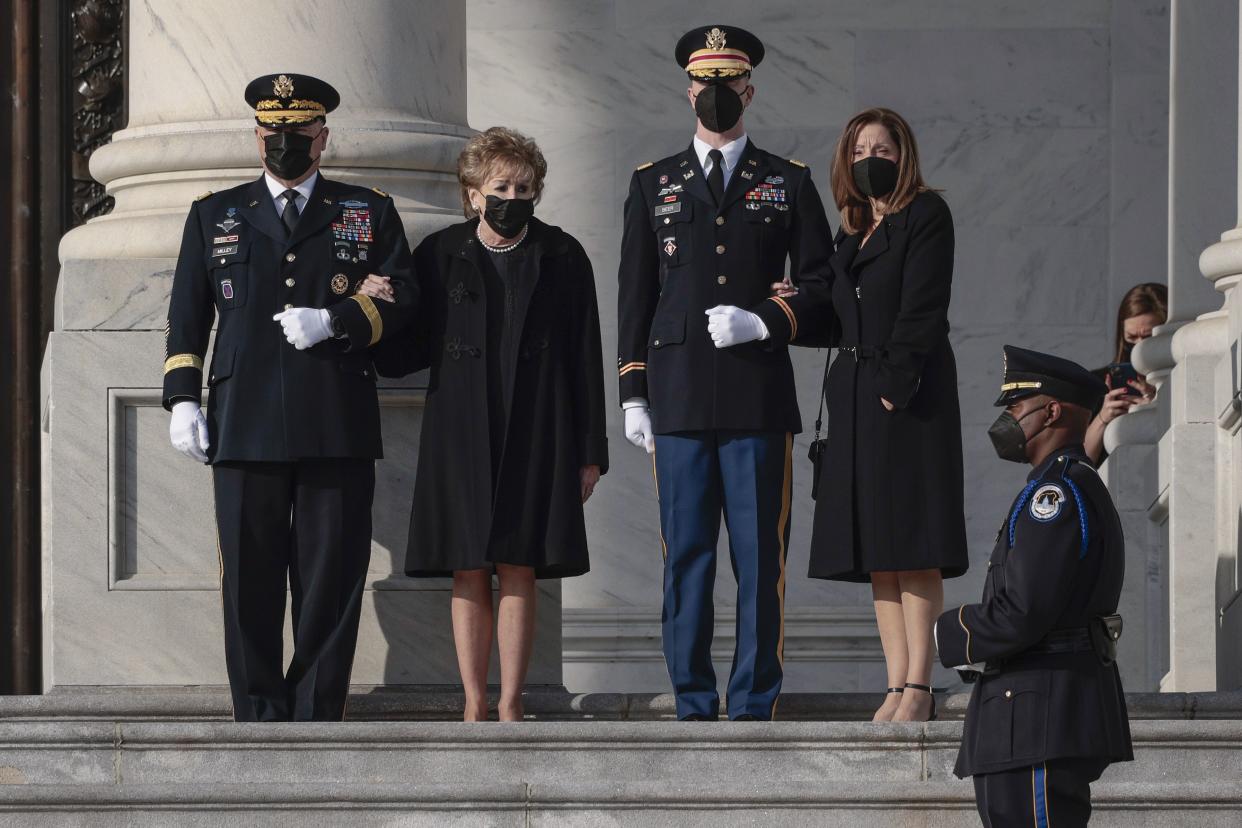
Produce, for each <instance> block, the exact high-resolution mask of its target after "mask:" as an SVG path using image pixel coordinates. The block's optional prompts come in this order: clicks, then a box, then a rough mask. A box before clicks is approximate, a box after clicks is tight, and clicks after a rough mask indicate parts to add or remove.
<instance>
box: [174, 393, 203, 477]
mask: <svg viewBox="0 0 1242 828" xmlns="http://www.w3.org/2000/svg"><path fill="white" fill-rule="evenodd" d="M168 438H169V439H170V440H171V441H172V444H173V448H175V449H176V450H177V451H179V452H181V453H182V454H184V455H185V456H186V457H189V458H190V459H191V460H197V461H198V462H200V463H206V462H207V449H209V448H211V443H210V442H208V440H207V417H206V416H204V414H203V409H202V408H201V407H200V406H199V404H198V403H196V402H193V401H192V400H182V401H181V402H179V403H176V404H175V405H173V407H172V419H171V420H169V422H168Z"/></svg>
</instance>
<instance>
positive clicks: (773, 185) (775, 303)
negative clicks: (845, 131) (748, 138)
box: [617, 142, 832, 434]
mask: <svg viewBox="0 0 1242 828" xmlns="http://www.w3.org/2000/svg"><path fill="white" fill-rule="evenodd" d="M831 254H832V229H831V228H830V227H829V225H828V219H827V217H826V216H825V215H824V206H823V203H822V202H821V201H820V198H819V193H818V192H816V189H815V185H814V183H813V182H812V181H811V173H810V170H808V169H807V168H806V167H805V166H803V165H802V164H801V163H799V162H792V161H787V160H785V159H783V158H778V157H777V156H774V155H772V154H771V153H768V152H765V151H763V150H761V149H759V148H758V147H756V146H755V145H754V143H752V142H747V144H746V148H745V149H744V150H743V152H742V155H741V158H740V159H739V161H738V165H737V167H736V168H735V169H734V170H733V173H732V175H731V177H730V179H729V184H728V186H727V187H726V189H725V194H724V199H723V204H722V205H721V206H720V207H719V208H717V205H716V202H715V199H714V198H713V197H712V194H711V191H710V190H709V189H708V186H707V179H706V177H705V176H704V174H703V170H702V168H701V167H700V165H699V160H698V156H697V155H696V154H695V152H694V149H693V147H690V148H687V149H686V150H685V151H684V152H682V153H680V154H678V155H674V156H670V157H669V158H665V159H663V160H662V161H658V162H656V163H654V164H651V165H644V166H643V167H640V168H639V169H638V170H636V171H635V172H634V175H633V177H632V178H631V180H630V192H629V196H628V198H627V199H626V202H625V230H624V236H623V239H622V246H621V267H620V271H619V285H618V296H617V306H618V311H619V324H618V333H617V338H618V345H617V350H618V356H617V370H618V374H619V380H620V399H621V400H622V401H625V400H627V399H630V398H632V397H642V398H645V399H647V400H648V401H649V403H650V406H651V417H652V426H653V428H654V430H655V432H656V433H657V434H669V433H673V432H678V431H703V430H715V429H739V430H753V431H778V432H779V431H788V432H794V433H797V432H799V431H801V430H802V422H801V419H800V417H799V414H798V401H797V393H796V388H795V386H794V376H793V367H792V365H791V364H790V361H789V353H788V350H787V348H786V344H787V342H788V341H789V340H792V339H799V334H800V333H802V332H819V333H821V334H822V333H823V332H824V331H826V330H827V329H828V325H827V322H826V321H825V320H826V318H828V317H829V316H830V314H829V313H828V308H827V307H826V306H825V305H823V304H814V305H811V304H808V305H807V310H806V311H805V312H804V313H803V314H802V315H801V317H799V315H798V314H795V312H794V310H793V306H792V305H791V304H790V303H789V302H786V301H785V300H783V299H775V298H769V294H770V293H771V290H770V285H771V283H773V282H778V281H780V280H781V279H782V278H783V276H784V274H785V261H786V257H788V259H789V262H790V274H791V276H792V279H793V281H794V282H795V283H796V284H803V283H805V282H808V281H818V282H819V283H820V284H821V285H824V284H826V282H827V273H828V258H829V256H830V255H831ZM823 292H824V289H821V292H820V293H821V295H822V294H823ZM716 305H736V306H738V307H741V308H746V309H748V310H751V311H754V312H755V313H757V314H759V316H760V317H761V318H763V319H764V321H765V322H766V323H767V324H768V327H769V329H772V328H774V327H775V326H776V325H777V324H778V320H779V324H780V325H781V326H782V328H783V329H784V334H783V336H782V338H781V339H780V340H779V341H777V340H775V338H774V341H771V342H751V343H746V344H743V345H737V346H734V347H732V348H724V349H720V350H717V349H716V347H715V346H714V345H713V343H712V340H711V337H710V336H709V335H708V333H707V317H706V316H705V315H704V311H706V310H707V309H708V308H711V307H714V306H716ZM809 343H810V340H804V339H800V340H799V342H798V344H809Z"/></svg>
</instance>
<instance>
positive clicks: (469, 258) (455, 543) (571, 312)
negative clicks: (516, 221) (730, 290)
mask: <svg viewBox="0 0 1242 828" xmlns="http://www.w3.org/2000/svg"><path fill="white" fill-rule="evenodd" d="M477 226H478V220H477V219H472V220H470V221H467V222H464V223H462V224H457V225H453V226H452V227H448V228H446V229H444V230H441V231H439V232H437V233H434V234H432V235H431V236H428V237H427V238H426V239H425V240H424V241H423V242H422V244H420V245H419V246H418V248H417V249H416V250H415V251H414V269H415V273H416V274H417V277H418V281H419V285H420V291H421V297H422V298H423V299H424V300H425V301H424V302H423V303H422V305H421V306H420V311H419V318H418V319H416V320H415V324H414V325H413V326H411V328H410V329H409V331H408V332H407V335H406V336H405V337H403V338H402V339H401V340H400V341H394V342H393V343H391V344H389V345H386V346H385V347H383V348H381V349H377V356H376V368H377V370H379V371H380V372H381V374H383V375H385V376H401V375H404V374H407V373H411V372H413V371H417V370H421V369H422V368H425V367H430V369H431V375H430V380H429V387H428V393H427V407H426V410H425V412H424V416H423V428H422V435H421V440H420V443H419V455H418V473H417V476H416V479H415V483H414V504H413V509H412V513H411V516H410V535H409V547H408V550H407V553H406V563H405V569H406V573H407V574H408V575H411V576H419V577H432V576H443V575H448V574H450V573H451V572H453V571H454V570H458V569H479V568H490V567H492V566H493V565H495V564H497V563H505V564H516V565H522V566H533V567H534V568H535V570H536V575H537V576H538V577H541V578H559V577H567V576H572V575H581V574H582V573H584V572H586V571H588V570H589V569H590V563H589V559H588V554H587V539H586V526H585V522H584V519H583V513H582V499H581V493H580V482H579V470H580V469H581V468H582V467H583V466H589V465H597V466H599V467H600V470H601V472H606V471H607V470H608V445H607V439H606V436H605V433H606V432H605V429H606V426H605V419H604V377H603V362H602V359H603V357H602V352H601V345H600V331H599V311H598V307H597V304H596V298H595V281H594V276H593V274H592V270H591V263H590V261H589V260H588V259H587V256H586V252H585V251H584V250H583V249H582V245H581V244H579V243H578V241H577V240H576V239H574V238H573V237H572V236H570V235H569V234H568V233H565V232H564V231H562V230H561V229H560V228H558V227H552V226H550V225H547V224H544V223H542V222H540V221H539V220H538V219H532V220H531V222H530V229H529V231H528V233H527V237H526V240H525V241H524V242H523V243H522V245H521V247H519V248H518V249H516V250H514V251H513V252H511V253H508V254H506V255H507V256H510V257H512V258H513V262H512V266H513V268H514V270H515V271H518V272H520V273H521V274H522V278H523V279H525V280H529V281H530V282H533V284H534V289H533V290H531V291H526V292H525V294H524V295H525V296H526V297H528V303H527V304H526V306H525V307H517V308H515V309H513V310H512V311H511V313H512V314H513V315H512V316H511V320H516V321H514V322H513V323H512V324H516V325H519V326H520V328H521V332H520V336H517V337H516V341H517V342H519V343H520V344H519V346H518V352H517V353H516V354H510V355H508V356H509V357H510V358H512V359H513V360H514V362H513V363H512V364H513V366H514V367H513V369H512V376H513V380H512V384H511V387H510V388H507V389H502V393H503V394H504V399H505V404H504V407H503V410H504V411H505V412H506V413H507V417H506V419H507V422H506V423H504V424H503V426H502V427H501V428H500V429H499V430H498V431H499V433H500V434H502V435H503V437H502V440H503V445H502V446H501V447H500V449H499V458H500V459H499V464H498V468H497V469H496V470H495V472H493V453H492V448H493V447H492V445H491V439H492V438H491V434H492V433H494V431H497V430H495V429H493V428H492V427H491V423H490V422H489V406H488V392H489V389H488V386H487V383H488V377H489V375H490V376H493V377H494V376H496V375H497V372H495V371H489V366H488V365H487V360H488V351H489V349H488V347H487V343H488V337H489V336H496V335H498V333H499V332H497V331H489V330H488V328H487V304H488V303H487V296H486V293H485V290H486V288H485V281H484V276H483V274H484V268H488V267H491V264H490V262H488V261H487V252H486V251H485V250H484V249H483V247H482V245H481V244H480V243H479V241H478V239H477V238H476V236H475V230H476V228H477ZM503 356H505V355H503V354H502V357H503ZM500 373H501V374H503V373H504V372H500Z"/></svg>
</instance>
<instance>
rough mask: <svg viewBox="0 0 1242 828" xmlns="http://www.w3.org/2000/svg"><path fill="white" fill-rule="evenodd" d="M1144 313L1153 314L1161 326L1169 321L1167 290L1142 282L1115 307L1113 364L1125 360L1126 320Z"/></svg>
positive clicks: (1163, 287)
mask: <svg viewBox="0 0 1242 828" xmlns="http://www.w3.org/2000/svg"><path fill="white" fill-rule="evenodd" d="M1146 313H1152V314H1155V315H1156V316H1157V317H1158V318H1159V319H1160V321H1159V322H1158V323H1157V324H1159V325H1163V324H1164V323H1165V322H1168V321H1169V289H1168V288H1167V287H1165V286H1164V285H1162V284H1160V283H1159V282H1143V283H1142V284H1141V285H1135V286H1134V287H1132V288H1130V289H1129V290H1127V291H1126V295H1125V296H1123V297H1122V299H1121V304H1120V305H1119V306H1118V307H1117V334H1116V337H1115V338H1114V340H1113V348H1114V350H1115V351H1116V355H1115V356H1114V358H1113V362H1125V360H1126V320H1127V319H1130V318H1132V317H1135V316H1142V315H1143V314H1146Z"/></svg>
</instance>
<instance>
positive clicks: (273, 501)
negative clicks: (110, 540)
mask: <svg viewBox="0 0 1242 828" xmlns="http://www.w3.org/2000/svg"><path fill="white" fill-rule="evenodd" d="M339 100H340V97H339V96H338V95H337V92H336V90H335V89H333V88H332V87H331V86H329V85H328V84H327V83H324V82H323V81H321V80H318V79H316V78H312V77H309V76H306V75H294V74H288V75H285V74H281V75H268V76H265V77H261V78H257V79H255V80H254V81H252V82H251V83H250V85H249V86H248V87H247V88H246V101H247V103H248V104H249V105H250V106H251V107H252V108H253V109H254V112H255V121H256V122H257V124H258V127H257V128H256V129H255V137H256V140H257V144H258V150H259V157H260V158H261V159H262V161H263V166H264V167H265V170H264V173H263V175H262V176H260V177H259V178H258V179H257V180H255V181H253V182H251V183H249V184H243V185H241V186H238V187H234V188H233V189H231V190H226V191H224V192H221V193H216V194H214V195H212V194H211V193H207V194H206V195H204V196H202V197H200V198H199V199H198V200H197V201H196V202H195V203H194V204H193V205H192V206H191V207H190V215H189V218H188V219H187V220H186V224H185V233H184V235H183V237H182V242H181V253H180V255H179V257H178V260H177V270H176V274H175V275H174V277H173V289H172V299H171V302H170V303H169V308H168V326H167V329H166V332H167V354H166V356H167V359H166V361H165V363H164V407H165V408H167V409H169V410H170V411H172V423H171V426H170V429H169V431H170V435H171V438H172V443H173V445H174V446H175V447H176V448H177V449H179V450H180V451H182V452H183V453H184V454H186V455H187V456H189V457H191V458H193V459H194V460H197V461H199V462H206V463H210V464H211V466H212V478H213V481H214V487H215V510H216V527H217V534H218V540H219V551H220V558H221V569H222V572H221V582H220V586H221V591H222V593H223V602H222V603H223V608H224V644H225V660H226V663H227V667H228V674H229V684H230V687H231V688H232V695H233V713H234V716H235V718H236V719H237V720H238V721H282V720H299V721H300V720H338V719H341V718H342V717H343V715H344V711H345V700H346V695H347V693H348V690H349V675H350V668H351V666H352V664H353V658H354V644H355V641H356V638H357V633H358V618H359V612H360V609H361V602H362V591H363V585H364V581H365V577H366V572H367V563H368V561H369V558H370V545H371V499H372V494H373V492H374V488H375V460H376V459H377V458H379V457H380V456H381V455H382V451H381V445H380V418H379V405H378V400H377V397H376V391H375V374H374V371H373V369H372V367H371V360H370V357H369V355H368V348H369V347H370V346H372V345H374V344H375V343H376V342H378V341H380V339H382V338H383V337H384V336H386V335H387V334H390V333H392V332H394V331H395V330H397V329H398V328H400V327H401V325H402V324H403V323H404V322H405V321H406V320H407V319H408V317H409V314H410V312H411V310H412V305H413V302H414V300H415V285H414V281H413V279H412V275H411V272H410V252H409V247H408V245H407V242H406V238H405V231H404V229H403V228H402V226H401V219H400V218H399V217H398V215H397V211H396V208H395V207H394V206H393V202H392V199H390V198H389V197H388V195H387V194H386V193H384V192H381V191H379V190H368V189H365V188H361V187H356V186H353V185H349V184H342V183H338V182H335V181H329V180H328V179H326V178H324V177H323V176H322V175H320V174H319V164H320V160H321V159H322V155H323V152H324V148H325V147H326V146H327V142H328V128H327V126H326V125H325V115H326V114H327V113H329V112H331V111H332V110H333V109H334V108H335V107H336V105H337V103H338V101H339ZM372 272H377V273H382V274H384V275H385V276H388V277H389V278H390V279H391V285H392V288H393V293H394V299H395V301H394V302H392V303H389V302H380V303H376V302H374V301H373V300H372V299H371V298H370V297H368V296H363V295H360V294H356V293H355V292H354V291H355V289H356V287H357V285H358V283H359V282H361V281H362V280H363V279H365V278H366V276H367V275H368V274H369V273H372ZM217 317H218V319H219V324H218V331H217V333H216V337H215V348H214V352H213V354H212V360H211V371H210V373H209V374H208V376H207V385H208V387H210V389H211V405H210V406H209V407H208V409H207V413H206V415H204V414H203V411H202V409H201V407H200V406H201V386H202V384H203V382H202V381H203V356H204V354H205V353H206V351H207V345H208V339H209V337H210V334H211V327H212V320H213V318H217ZM286 583H288V584H289V586H290V587H291V590H292V596H293V638H294V650H293V657H292V660H291V663H290V664H289V668H288V672H287V673H286V672H285V670H284V657H283V652H282V649H283V646H282V645H283V628H284V617H285V588H286Z"/></svg>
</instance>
